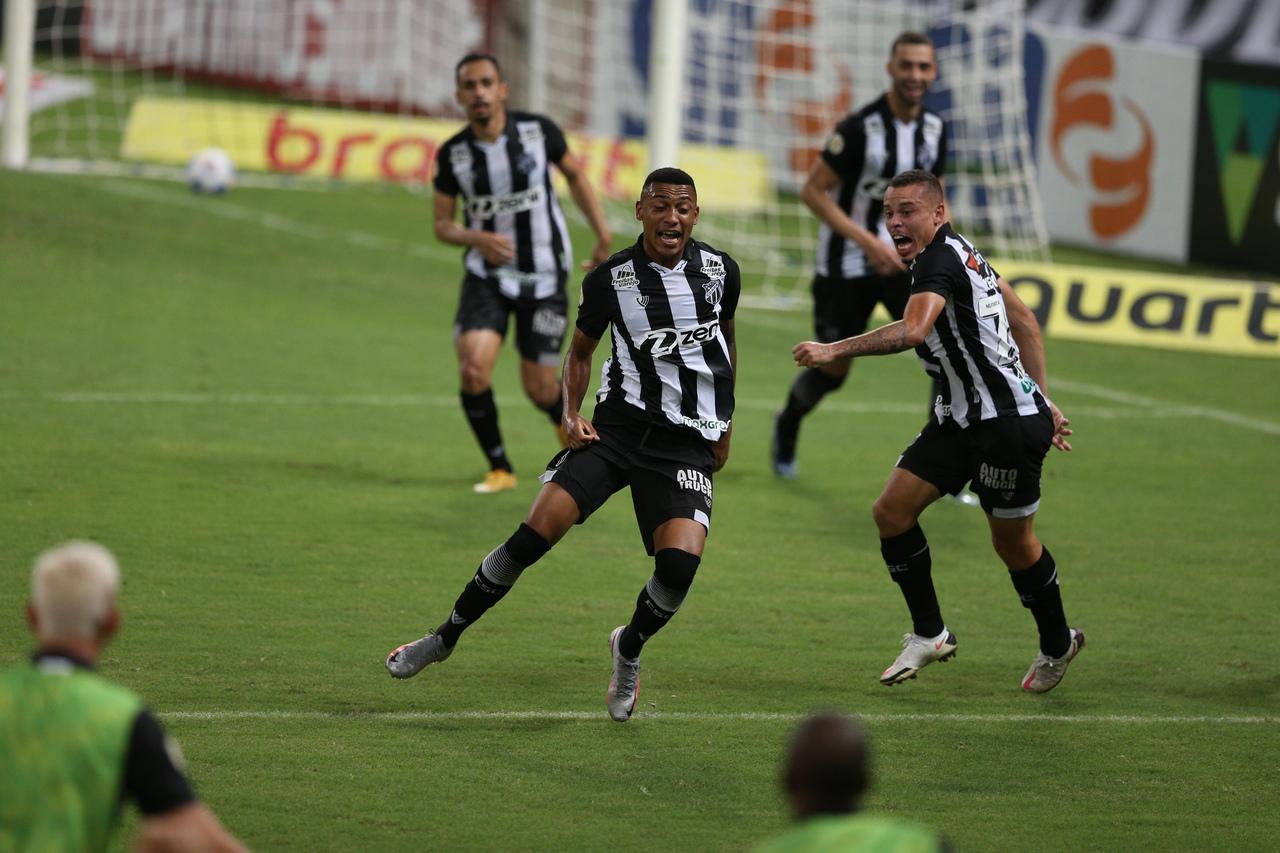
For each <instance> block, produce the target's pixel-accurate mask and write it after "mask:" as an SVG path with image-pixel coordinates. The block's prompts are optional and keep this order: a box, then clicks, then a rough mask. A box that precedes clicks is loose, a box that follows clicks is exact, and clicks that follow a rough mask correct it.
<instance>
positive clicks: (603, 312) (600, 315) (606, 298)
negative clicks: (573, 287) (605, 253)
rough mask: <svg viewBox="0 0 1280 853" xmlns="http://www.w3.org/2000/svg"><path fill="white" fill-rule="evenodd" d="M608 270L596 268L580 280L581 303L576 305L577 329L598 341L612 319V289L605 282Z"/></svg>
mask: <svg viewBox="0 0 1280 853" xmlns="http://www.w3.org/2000/svg"><path fill="white" fill-rule="evenodd" d="M607 277H608V270H607V268H606V267H605V266H604V265H601V266H598V267H596V268H595V269H594V270H592V271H591V272H590V273H588V274H587V277H586V278H584V279H583V280H582V301H581V302H579V303H578V323H577V325H578V329H579V330H581V331H582V333H583V334H584V335H587V336H588V337H592V338H595V339H596V340H600V338H602V337H604V330H605V329H607V328H609V322H610V320H612V319H613V314H612V307H613V306H612V303H613V298H614V297H613V292H612V291H613V288H612V286H610V285H609V283H608V281H607Z"/></svg>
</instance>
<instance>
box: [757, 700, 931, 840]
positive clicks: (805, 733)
mask: <svg viewBox="0 0 1280 853" xmlns="http://www.w3.org/2000/svg"><path fill="white" fill-rule="evenodd" d="M870 782H871V770H870V762H869V756H868V749H867V735H866V732H865V731H864V730H863V728H862V726H861V725H860V724H858V723H857V722H856V721H855V720H853V719H850V718H848V717H845V716H842V715H840V714H831V713H827V714H818V715H816V716H813V717H810V718H809V719H807V720H805V721H804V722H803V723H801V724H800V726H799V727H798V728H797V729H796V731H795V734H794V735H793V736H792V738H791V748H790V750H789V751H788V753H787V763H786V767H785V769H784V771H783V776H782V787H783V789H784V790H785V792H786V795H787V800H788V802H789V803H790V805H791V813H792V816H793V817H794V818H795V825H794V826H793V827H792V828H791V829H790V830H788V831H787V832H785V833H783V834H782V835H780V836H778V837H777V838H774V839H772V840H771V841H769V842H767V843H766V844H764V845H763V846H762V847H760V848H759V850H758V853H800V851H806V852H807V853H808V852H809V851H829V853H835V851H876V853H936V852H937V851H946V850H950V849H951V846H950V845H949V844H948V843H947V842H946V841H945V840H944V839H943V838H942V837H941V836H939V835H938V834H937V833H935V832H933V831H931V830H929V829H926V828H925V827H922V826H919V825H917V824H913V823H908V822H906V821H902V820H897V819H896V818H890V817H881V816H878V815H871V814H867V813H865V812H863V811H862V810H861V803H862V797H863V795H864V794H865V793H866V791H867V788H868V787H869V786H870Z"/></svg>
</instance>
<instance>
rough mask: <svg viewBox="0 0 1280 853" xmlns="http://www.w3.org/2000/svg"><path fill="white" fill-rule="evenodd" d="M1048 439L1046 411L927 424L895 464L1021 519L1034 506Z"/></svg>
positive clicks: (948, 491) (1050, 436)
mask: <svg viewBox="0 0 1280 853" xmlns="http://www.w3.org/2000/svg"><path fill="white" fill-rule="evenodd" d="M1052 441H1053V417H1052V416H1051V415H1050V414H1049V413H1048V412H1040V413H1039V414H1035V415H1024V416H1021V417H1007V418H993V419H991V420H987V421H979V422H978V423H976V424H971V425H970V426H968V427H966V428H965V429H961V428H960V427H958V426H956V425H955V423H954V422H953V421H947V422H946V423H942V424H939V423H938V422H937V421H936V420H933V419H930V421H929V423H928V424H927V425H926V426H925V428H924V429H923V430H921V432H920V434H919V435H918V436H916V440H915V441H913V442H911V446H910V447H908V448H907V449H906V450H904V451H903V452H902V456H901V457H900V458H899V459H898V467H899V468H902V469H904V470H907V471H910V472H911V473H912V474H915V475H916V476H917V477H919V478H920V479H922V480H925V481H927V482H930V483H932V484H933V485H935V486H937V487H938V491H940V492H942V493H943V494H955V493H956V492H958V491H960V490H961V489H963V488H964V487H965V484H966V483H970V482H971V481H972V485H970V486H969V488H970V490H971V491H972V492H973V493H974V494H976V495H977V496H978V499H979V500H980V501H981V502H982V508H983V509H984V510H986V511H987V512H988V513H990V514H991V515H994V516H995V517H996V518H1024V517H1026V516H1028V515H1031V514H1032V513H1034V512H1035V511H1036V510H1037V509H1039V508H1040V471H1041V469H1042V468H1043V467H1044V457H1045V455H1046V454H1047V453H1048V452H1049V447H1050V445H1051V443H1052Z"/></svg>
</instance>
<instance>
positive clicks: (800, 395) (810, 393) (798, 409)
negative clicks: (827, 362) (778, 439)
mask: <svg viewBox="0 0 1280 853" xmlns="http://www.w3.org/2000/svg"><path fill="white" fill-rule="evenodd" d="M844 379H845V378H844V377H843V376H831V375H829V374H827V373H823V372H822V371H821V370H817V369H816V368H809V369H808V370H805V371H803V372H802V373H801V374H800V375H799V376H797V377H796V381H795V382H792V383H791V392H790V393H789V394H788V395H787V403H786V405H785V406H784V407H783V408H782V412H781V413H780V414H779V415H778V427H779V431H780V432H782V433H784V434H793V435H794V433H796V432H797V431H799V429H800V419H801V418H803V417H804V416H805V415H807V414H809V412H811V411H813V408H814V406H816V405H818V402H819V401H820V400H821V399H822V398H823V397H825V396H826V395H828V394H830V393H831V392H832V391H834V390H836V389H837V388H839V387H840V386H841V385H843V384H844ZM794 444H795V439H794V437H793V438H792V445H793V446H792V447H791V448H790V449H791V450H792V455H794V451H795V448H794ZM786 449H787V448H783V450H784V451H785V450H786ZM784 455H786V454H785V453H784Z"/></svg>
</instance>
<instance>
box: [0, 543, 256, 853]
mask: <svg viewBox="0 0 1280 853" xmlns="http://www.w3.org/2000/svg"><path fill="white" fill-rule="evenodd" d="M119 589H120V569H119V567H118V566H117V565H116V560H115V558H114V557H113V556H112V555H111V552H110V551H108V550H107V549H106V548H103V547H102V546H101V545H98V544H96V543H93V542H69V543H66V544H64V545H61V546H59V547H57V548H54V549H52V550H50V551H46V552H45V553H43V554H41V555H40V557H39V558H38V559H37V560H36V563H35V568H34V570H33V571H32V573H31V601H30V602H29V603H28V604H27V622H28V624H29V625H30V626H31V630H32V631H33V632H34V633H35V634H36V636H37V638H38V639H39V646H38V648H37V651H36V653H35V654H34V655H33V657H32V661H31V663H30V664H26V665H24V666H20V667H17V668H15V669H12V670H8V671H6V672H0V850H15V851H17V850H23V851H25V850H40V851H89V850H105V849H106V848H107V845H108V842H109V839H110V837H111V833H112V831H113V829H114V828H115V826H116V824H117V823H118V818H119V816H120V811H121V808H120V807H121V805H122V802H123V801H124V800H125V799H129V800H132V801H133V802H135V803H136V804H137V806H138V809H139V811H140V812H141V813H142V828H141V830H140V832H139V834H138V838H137V849H139V850H143V851H162V850H177V851H191V850H200V851H242V850H244V849H245V848H244V847H243V845H241V844H240V842H239V841H237V840H236V839H235V838H233V837H232V836H231V835H230V834H228V833H227V831H226V830H225V829H223V827H222V825H221V824H220V823H219V822H218V819H217V818H216V817H215V816H214V814H213V812H211V811H210V810H209V809H208V808H206V807H205V806H203V805H201V803H200V802H199V801H198V800H197V799H196V796H195V793H194V792H193V791H192V790H191V785H190V784H189V783H188V782H187V780H186V777H185V776H184V775H183V773H182V770H181V769H180V768H181V765H182V757H181V754H180V753H179V751H178V749H177V745H176V744H175V743H174V742H173V741H172V740H171V739H170V738H168V737H167V736H166V735H165V733H164V730H163V729H162V728H161V727H160V723H159V722H158V721H157V720H156V718H155V716H153V715H152V714H151V712H150V711H148V710H147V709H146V708H145V707H143V705H142V700H141V699H139V698H138V697H137V696H135V695H134V694H133V693H131V692H130V691H128V690H126V689H124V688H122V687H117V686H116V685H113V684H111V683H109V682H108V681H106V679H103V678H101V677H100V676H98V675H97V674H96V673H95V672H94V664H95V663H96V662H97V659H98V656H99V655H100V654H101V652H102V649H103V647H104V646H105V645H106V644H107V642H108V641H109V640H110V639H111V637H112V636H113V635H114V634H115V633H116V631H117V630H118V629H119V627H120V611H119V609H118V607H117V596H118V593H119Z"/></svg>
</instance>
